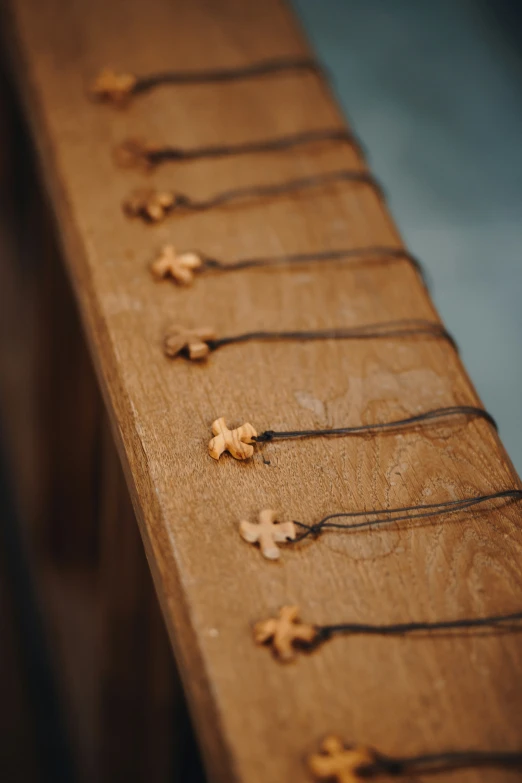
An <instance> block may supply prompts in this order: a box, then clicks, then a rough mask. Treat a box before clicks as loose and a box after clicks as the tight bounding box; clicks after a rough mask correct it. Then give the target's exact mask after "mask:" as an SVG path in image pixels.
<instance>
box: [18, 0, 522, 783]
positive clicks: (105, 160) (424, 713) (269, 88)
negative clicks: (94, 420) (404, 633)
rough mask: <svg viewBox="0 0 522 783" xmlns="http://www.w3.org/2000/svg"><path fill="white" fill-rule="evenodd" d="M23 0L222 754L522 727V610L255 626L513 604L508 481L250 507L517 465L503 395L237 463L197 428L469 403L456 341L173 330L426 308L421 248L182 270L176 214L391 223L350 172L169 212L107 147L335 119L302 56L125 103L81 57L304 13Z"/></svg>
mask: <svg viewBox="0 0 522 783" xmlns="http://www.w3.org/2000/svg"><path fill="white" fill-rule="evenodd" d="M12 11H13V13H12V17H13V19H12V21H13V31H14V37H13V39H12V41H11V43H12V45H13V51H14V61H15V62H16V67H17V77H18V83H19V86H20V88H21V90H22V92H23V94H24V99H25V104H26V107H27V111H28V114H29V117H30V121H31V125H32V130H33V137H34V141H35V143H36V145H37V146H38V149H39V153H40V159H41V163H42V166H43V170H44V174H45V180H46V183H47V187H48V191H49V194H50V198H51V200H52V204H53V208H54V209H55V211H56V216H57V221H58V225H59V230H60V234H61V237H62V239H63V244H64V249H65V257H66V262H67V267H68V271H69V273H70V275H71V278H72V281H73V284H74V288H75V291H76V295H77V298H78V301H79V303H80V307H81V312H82V316H83V319H84V325H85V330H86V333H87V337H88V339H89V342H90V347H91V352H92V356H93V358H94V362H95V365H96V368H97V372H98V377H99V380H100V384H101V387H102V390H103V393H104V396H105V400H106V404H107V407H108V409H109V412H110V415H111V419H112V424H113V429H114V432H115V434H116V437H117V440H118V443H119V446H120V449H121V457H122V460H123V464H124V468H125V472H126V477H127V481H128V484H129V487H130V490H131V493H132V496H133V501H134V504H135V509H136V511H137V515H138V519H139V523H140V529H141V533H142V537H143V541H144V544H145V549H146V553H147V556H148V559H149V564H150V566H151V569H152V573H153V577H154V581H155V585H156V590H157V592H158V595H159V597H160V601H161V603H162V607H163V612H164V616H165V618H166V621H167V625H168V628H169V632H170V636H171V641H172V644H173V647H174V651H175V655H176V658H177V661H178V664H179V667H180V670H181V674H182V677H183V679H184V684H185V689H186V692H187V695H188V698H189V702H190V705H191V709H192V713H193V716H194V720H195V723H196V728H197V731H198V734H199V737H200V741H201V745H202V749H203V751H204V755H205V759H206V764H207V770H208V774H209V778H210V779H211V780H213V781H223V782H225V781H226V782H227V783H229V781H232V780H235V781H239V780H241V781H243V782H244V783H261V781H263V783H266V781H288V780H296V781H297V780H307V779H309V775H308V772H307V771H306V769H305V767H304V763H303V759H304V757H305V755H306V754H307V753H308V752H311V751H313V750H315V749H316V747H317V745H318V743H319V741H320V739H321V738H322V737H323V736H324V735H325V734H326V733H332V732H333V733H339V734H341V735H342V736H343V737H344V738H345V739H346V740H348V741H354V742H362V743H369V744H373V745H375V746H377V747H379V748H380V749H381V750H383V751H385V752H388V753H397V754H399V755H403V754H407V753H416V752H423V751H437V750H439V749H447V748H455V749H458V748H467V747H470V746H471V747H474V748H480V749H487V748H511V749H515V748H519V747H520V745H521V743H522V740H521V733H520V725H519V724H520V720H519V715H520V703H521V699H522V683H521V682H520V678H519V677H517V670H518V668H519V666H520V653H521V645H522V639H521V637H519V636H516V635H511V636H509V635H503V636H501V635H490V636H482V637H474V638H469V637H459V638H439V639H437V640H430V639H426V638H422V639H416V640H411V639H410V640H407V639H366V638H356V639H347V638H339V639H335V640H333V641H332V642H331V643H330V644H328V645H326V646H324V647H323V648H321V649H320V650H318V651H317V652H315V653H314V654H313V655H310V656H308V657H303V658H301V659H300V660H298V661H297V662H296V663H295V665H290V666H282V665H280V664H278V663H276V662H275V661H274V660H273V659H272V658H271V657H270V654H269V653H268V652H267V651H266V650H264V649H260V648H257V647H255V646H254V645H253V643H252V637H251V627H252V624H253V622H255V621H256V620H258V619H261V618H264V617H267V616H270V615H271V614H272V613H273V612H274V611H275V610H276V609H277V608H278V607H279V606H280V605H282V604H287V603H297V604H299V605H300V606H301V609H302V615H303V618H304V619H305V620H307V621H311V622H317V623H337V622H341V621H347V620H354V621H356V620H359V621H369V622H372V621H375V622H393V621H402V620H409V619H426V620H435V619H438V618H442V617H457V616H459V615H471V614H473V615H475V614H483V613H489V612H508V611H513V610H516V609H518V608H520V605H521V604H522V589H521V583H520V569H519V561H520V557H521V555H522V536H521V534H520V532H519V528H518V520H519V519H520V511H519V510H517V508H516V506H511V507H509V508H503V509H501V510H498V511H495V512H493V513H492V512H484V511H482V512H474V513H468V514H466V515H463V517H461V518H458V519H456V518H453V519H452V520H445V521H443V523H442V524H429V525H424V526H414V527H412V528H411V529H405V528H404V527H403V528H401V529H391V530H389V531H383V530H380V531H379V532H373V533H368V532H365V533H361V534H358V535H342V534H328V535H325V536H324V538H323V539H322V540H321V541H320V542H319V543H315V544H310V545H309V546H307V547H302V548H301V549H300V550H299V551H296V550H291V551H290V550H289V551H288V552H285V556H284V558H282V562H280V563H277V564H275V563H267V562H266V561H264V560H263V559H262V558H261V556H260V554H259V552H257V551H256V550H255V549H254V548H253V547H250V546H248V545H247V544H245V543H244V542H242V541H241V540H240V538H239V536H238V533H237V523H238V522H239V520H240V519H242V518H248V519H251V520H253V519H254V518H255V515H256V513H257V511H258V510H259V509H261V508H263V507H272V508H274V509H276V510H279V511H283V512H284V513H285V514H286V517H287V518H295V519H300V520H303V521H305V522H312V521H315V520H316V519H318V518H319V517H321V516H322V515H324V514H326V513H328V512H332V511H337V510H343V509H346V510H351V509H353V510H355V509H362V508H365V507H366V508H372V507H381V506H395V505H402V504H410V503H416V502H419V503H420V502H432V501H439V500H440V501H444V500H447V499H453V498H458V497H462V496H467V495H473V494H478V493H481V492H492V491H495V490H498V489H503V488H506V487H511V486H513V485H514V484H515V483H517V482H518V479H517V478H516V476H515V474H514V472H513V469H512V467H511V465H510V463H509V460H508V459H507V457H506V455H505V453H504V451H503V449H502V447H501V445H500V443H499V441H498V439H497V437H496V435H495V434H494V432H493V431H492V429H491V427H490V426H489V425H488V424H487V423H485V422H483V421H475V422H469V423H466V422H462V423H456V422H453V423H451V424H446V425H443V424H438V425H437V426H433V427H431V428H429V429H427V428H424V429H422V430H418V431H417V432H411V433H404V432H403V433H401V434H387V435H385V436H379V437H361V438H354V439H346V438H345V439H339V440H335V441H333V440H327V441H321V440H317V441H304V442H301V443H287V444H281V443H278V444H273V445H269V446H266V447H264V448H263V451H262V452H258V454H257V456H256V458H255V459H254V461H253V462H251V463H244V464H243V463H242V464H238V463H237V462H235V461H234V460H232V459H230V458H222V460H221V461H220V462H219V463H216V462H214V461H213V460H212V459H211V458H210V457H209V456H208V455H207V452H206V445H207V442H208V439H209V427H210V423H211V422H212V421H213V420H214V419H215V418H217V417H218V416H225V417H227V421H228V423H229V424H234V425H237V424H240V423H242V422H243V421H246V420H249V421H252V423H253V424H254V425H255V426H256V428H257V429H258V430H259V431H261V430H264V429H267V428H274V429H287V428H288V429H301V428H308V427H319V426H321V427H324V426H333V427H335V426H342V425H347V424H352V423H353V424H359V423H369V422H373V421H377V420H386V419H390V418H398V417H399V416H403V415H404V416H406V415H409V414H415V413H418V412H421V411H423V410H426V409H429V408H435V407H438V406H443V405H452V404H461V403H472V404H473V403H475V402H477V398H476V395H475V393H474V391H473V389H472V387H471V385H470V383H469V380H468V379H467V377H466V375H465V373H464V370H463V368H462V365H461V363H460V361H459V359H458V358H457V356H456V355H455V353H454V352H453V351H452V349H451V347H449V346H448V345H446V344H443V343H439V342H437V343H435V342H429V341H414V340H412V341H402V342H389V343H388V342H386V341H378V342H375V343H372V342H368V341H365V342H362V343H360V344H357V343H349V344H347V343H343V342H331V343H328V344H318V343H310V344H305V345H291V344H281V345H270V344H265V345H263V344H256V345H243V346H233V347H230V348H227V349H226V350H223V351H222V352H220V353H219V354H218V355H216V356H215V357H213V358H212V361H211V362H210V363H209V364H208V366H201V367H200V366H194V365H192V364H189V363H185V362H183V361H175V362H169V361H167V360H166V359H165V357H164V356H163V354H162V350H161V340H162V336H163V333H164V331H165V329H166V328H167V327H168V326H169V325H171V324H172V323H180V324H186V325H187V326H193V327H195V326H199V325H201V324H202V323H204V324H205V325H207V324H208V325H210V326H213V327H215V328H216V329H217V330H218V332H219V333H234V332H237V331H241V330H243V329H245V330H252V329H258V328H265V329H269V328H273V329H304V328H307V329H314V328H325V327H334V326H351V325H357V324H362V323H364V322H370V321H377V320H379V319H382V320H386V319H392V318H399V317H401V318H402V317H420V318H430V317H434V315H435V313H434V309H433V306H432V304H431V303H430V301H429V299H428V297H427V295H426V293H425V291H424V289H423V287H422V285H421V283H420V281H419V279H418V277H417V276H416V274H415V273H414V271H413V270H412V269H411V268H410V267H409V266H408V264H406V263H404V264H394V265H391V266H388V267H386V266H380V267H379V266H375V265H371V266H368V267H366V268H364V266H363V265H360V266H358V267H352V268H349V267H348V266H347V265H345V266H341V265H333V264H332V265H330V264H324V265H322V266H321V265H317V267H313V266H307V267H306V269H302V270H298V271H296V270H293V271H275V270H273V269H271V270H259V271H255V272H242V273H237V274H230V275H223V276H221V277H220V276H208V277H206V278H205V279H201V280H198V281H197V284H196V285H195V287H194V288H193V289H191V290H188V291H187V290H181V289H176V288H175V287H174V286H173V285H170V284H158V283H154V282H153V281H152V279H151V277H150V276H149V272H148V271H147V262H148V260H149V259H151V258H152V256H153V254H154V251H155V250H156V249H157V246H158V245H160V244H161V243H163V242H166V241H172V242H173V243H174V244H176V246H178V247H179V248H192V247H195V248H198V249H200V250H202V251H203V252H205V253H208V254H210V255H217V256H219V257H224V258H230V259H234V258H236V257H241V256H247V255H262V254H265V253H270V254H274V253H279V252H294V251H299V250H306V251H309V250H313V249H325V248H328V247H331V248H334V247H338V246H357V245H360V244H366V243H367V244H376V243H383V244H389V243H393V242H400V238H399V236H398V234H397V231H396V229H395V227H394V225H393V223H392V222H391V220H390V218H389V216H388V214H387V212H386V210H385V208H384V206H383V205H382V204H381V203H380V202H379V200H378V198H377V196H376V195H375V194H374V193H372V192H371V191H370V190H369V189H367V188H361V187H351V186H349V185H340V186H337V187H332V188H329V189H328V190H327V191H324V192H317V193H313V194H312V193H308V194H307V195H306V196H302V197H292V198H288V199H277V200H275V201H273V202H269V203H264V204H258V205H255V206H249V207H247V208H245V207H239V206H236V207H234V208H233V209H232V208H229V209H226V210H225V209H223V210H216V211H211V212H208V213H205V214H201V215H192V216H189V217H178V218H171V219H169V220H168V221H167V222H166V223H165V224H164V225H162V226H160V227H144V226H143V225H142V224H141V223H139V222H130V221H129V220H128V219H126V218H125V217H124V216H123V214H122V212H121V209H120V204H121V201H122V199H123V198H124V197H125V196H126V195H127V193H128V192H129V191H130V190H131V188H133V187H136V186H139V185H141V184H143V182H144V181H145V177H144V175H142V174H139V173H137V172H130V171H121V170H117V169H116V168H115V166H114V164H113V161H112V157H111V149H112V148H113V147H114V145H115V144H117V143H118V142H119V141H121V140H122V139H123V138H125V137H126V136H128V135H131V134H132V135H134V136H143V137H145V138H147V139H150V140H151V141H160V142H161V141H166V142H172V143H176V144H180V145H192V144H194V145H196V144H198V145H199V144H207V143H214V142H215V143H217V142H221V141H230V142H239V141H242V140H252V139H257V138H263V137H264V136H272V135H275V134H276V133H286V132H293V131H297V130H305V129H312V128H320V127H325V126H328V125H332V124H335V123H337V122H338V121H339V112H338V109H337V108H336V107H335V106H334V105H333V103H332V100H331V97H330V94H329V92H328V90H327V89H326V88H325V86H324V85H323V84H321V83H320V81H318V79H317V78H316V77H315V76H313V75H300V76H298V77H296V76H288V77H280V78H277V79H275V78H271V79H267V80H265V81H260V82H258V83H253V82H249V83H245V84H235V85H226V86H225V85H223V86H220V87H219V86H211V87H205V86H200V87H190V88H187V87H183V88H172V87H165V88H162V89H158V90H157V91H155V92H153V93H151V94H149V95H146V96H141V97H140V98H139V100H136V101H135V102H134V103H133V104H132V105H131V106H130V107H129V108H128V109H127V110H126V111H124V112H118V111H116V110H113V109H112V108H110V107H103V106H97V105H93V104H91V103H89V102H88V101H87V100H86V98H85V95H84V88H85V84H86V83H87V81H88V80H89V78H91V77H92V76H93V75H94V74H95V73H96V71H97V70H98V69H99V68H100V67H102V66H104V65H112V66H114V67H116V68H121V69H124V70H131V71H135V72H137V73H148V72H150V71H154V70H164V69H165V68H168V67H172V68H190V67H211V66H214V65H215V66H223V65H235V64H238V65H239V64H244V63H247V62H249V61H251V60H253V59H256V58H260V57H267V56H276V55H282V54H300V53H302V52H303V48H304V44H303V41H302V38H301V35H300V33H299V32H298V30H297V29H296V24H295V20H294V19H293V18H292V16H291V15H290V13H289V12H288V10H287V9H286V8H285V7H284V6H282V5H281V4H280V3H279V2H277V1H276V0H266V2H264V3H257V2H255V0H220V2H219V3H216V2H214V1H213V0H178V2H175V3H174V2H171V1H170V0H150V2H148V3H147V4H145V3H142V2H139V1H138V0H128V2H126V3H125V4H123V3H114V4H107V3H104V2H102V0H90V2H87V0H77V2H75V3H71V4H64V3H61V2H58V0H50V2H48V3H46V4H45V5H44V6H42V5H41V4H40V3H38V2H37V1H36V0H13V3H12ZM355 163H356V157H355V155H354V154H353V153H352V152H350V151H348V150H346V148H345V147H344V146H343V147H336V146H335V145H333V146H332V145H330V146H326V147H321V148H320V149H319V148H317V149H313V150H312V149H310V150H299V151H294V152H292V153H290V152H289V153H288V154H278V155H273V156H269V155H263V156H257V157H256V156H250V157H240V158H236V159H229V160H222V161H219V162H217V161H216V162H208V161H207V162H200V163H194V164H190V165H188V164H187V165H178V166H176V165H174V164H173V165H165V166H164V167H163V168H161V169H159V170H158V171H157V172H156V173H155V174H154V175H152V176H151V177H149V178H148V180H147V181H148V182H150V183H154V184H155V185H158V186H161V187H165V188H170V187H173V186H174V187H175V188H176V189H179V190H181V191H187V192H189V193H190V194H191V195H194V196H201V197H203V196H206V195H209V194H211V193H213V192H215V191H217V190H220V189H227V188H230V187H236V186H243V185H249V184H252V183H269V182H273V181H281V180H283V179H284V178H290V177H294V176H306V175H308V174H313V173H315V172H318V171H325V170H333V169H336V168H339V167H341V166H342V167H346V166H348V165H352V164H355ZM387 184H388V186H389V187H393V183H387ZM81 416H82V412H81V410H79V411H78V417H79V419H80V418H81ZM263 457H264V459H263ZM517 485H518V484H517ZM457 777H458V780H459V781H463V782H464V783H472V781H479V780H484V781H486V780H487V781H495V783H498V782H500V781H504V780H506V781H507V780H510V779H512V778H511V777H510V776H509V775H508V774H507V773H501V772H491V771H488V772H486V771H480V772H468V773H462V772H459V773H458V776H456V775H453V776H448V777H447V778H446V779H448V780H450V779H451V780H456V779H457Z"/></svg>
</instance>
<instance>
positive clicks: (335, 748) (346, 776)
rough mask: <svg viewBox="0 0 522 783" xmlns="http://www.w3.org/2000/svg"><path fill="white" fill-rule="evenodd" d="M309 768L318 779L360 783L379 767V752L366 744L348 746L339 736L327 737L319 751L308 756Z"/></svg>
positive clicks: (340, 782)
mask: <svg viewBox="0 0 522 783" xmlns="http://www.w3.org/2000/svg"><path fill="white" fill-rule="evenodd" d="M308 768H309V769H310V772H311V773H312V774H313V775H314V777H315V779H316V780H331V781H334V780H335V781H337V783H358V781H360V780H365V779H367V778H368V777H370V775H371V772H372V771H375V770H376V769H377V754H376V753H375V751H373V750H372V749H371V748H367V747H365V746H357V747H347V746H345V745H344V743H343V742H342V740H340V739H339V737H335V736H330V737H326V738H325V739H324V740H323V742H322V743H321V747H320V750H319V753H314V754H313V755H312V756H309V757H308Z"/></svg>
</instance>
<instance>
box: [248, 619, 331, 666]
mask: <svg viewBox="0 0 522 783" xmlns="http://www.w3.org/2000/svg"><path fill="white" fill-rule="evenodd" d="M317 635H318V631H317V628H316V626H315V625H309V624H308V623H302V622H301V621H300V620H299V607H298V606H283V607H282V608H281V609H280V610H279V617H277V618H276V617H271V618H270V619H269V620H261V622H259V623H256V624H255V626H254V641H255V642H256V644H270V645H271V646H272V651H273V653H274V655H275V656H276V657H277V658H278V659H279V660H280V661H282V662H284V663H287V662H288V661H293V660H294V658H295V644H296V642H297V644H299V643H301V644H305V645H311V644H312V643H313V642H314V641H315V640H316V639H317Z"/></svg>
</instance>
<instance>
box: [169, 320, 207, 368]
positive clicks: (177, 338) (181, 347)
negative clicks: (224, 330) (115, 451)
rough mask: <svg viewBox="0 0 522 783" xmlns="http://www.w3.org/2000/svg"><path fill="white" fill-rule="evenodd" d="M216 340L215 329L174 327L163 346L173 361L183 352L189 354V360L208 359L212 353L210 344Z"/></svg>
mask: <svg viewBox="0 0 522 783" xmlns="http://www.w3.org/2000/svg"><path fill="white" fill-rule="evenodd" d="M215 338H216V333H215V332H214V330H213V329H209V328H205V327H202V328H200V329H185V328H184V327H183V326H174V327H172V329H171V331H170V332H169V333H168V334H167V336H166V337H165V342H164V344H163V346H164V350H165V354H166V355H167V356H169V357H170V358H172V359H173V358H174V357H175V356H177V355H178V354H180V353H181V352H182V351H186V352H187V354H188V357H189V359H193V360H196V359H206V357H207V356H208V354H209V353H210V346H209V344H208V342H209V341H210V340H215Z"/></svg>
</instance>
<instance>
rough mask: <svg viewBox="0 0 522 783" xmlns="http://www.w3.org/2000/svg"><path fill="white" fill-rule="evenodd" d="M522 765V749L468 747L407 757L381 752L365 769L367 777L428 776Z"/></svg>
mask: <svg viewBox="0 0 522 783" xmlns="http://www.w3.org/2000/svg"><path fill="white" fill-rule="evenodd" d="M520 766H522V752H517V751H487V750H484V751H480V750H468V751H465V750H464V751H449V752H446V753H426V754H424V755H422V756H409V757H408V756H403V757H402V758H400V757H396V758H394V757H392V756H384V755H381V754H378V756H377V759H376V762H375V764H374V765H372V767H370V769H369V770H366V769H365V770H364V772H365V774H364V777H372V776H375V775H376V774H381V773H387V774H390V775H401V774H405V773H406V774H411V773H413V774H418V775H423V774H424V775H426V774H430V773H431V774H434V773H437V772H450V771H452V770H457V769H466V768H468V769H469V768H473V767H498V768H501V769H516V768H518V767H520ZM368 772H369V773H370V774H368Z"/></svg>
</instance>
